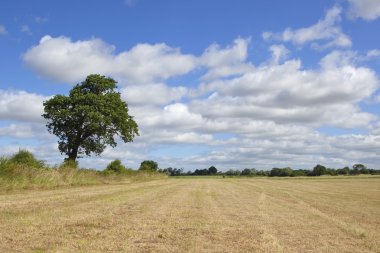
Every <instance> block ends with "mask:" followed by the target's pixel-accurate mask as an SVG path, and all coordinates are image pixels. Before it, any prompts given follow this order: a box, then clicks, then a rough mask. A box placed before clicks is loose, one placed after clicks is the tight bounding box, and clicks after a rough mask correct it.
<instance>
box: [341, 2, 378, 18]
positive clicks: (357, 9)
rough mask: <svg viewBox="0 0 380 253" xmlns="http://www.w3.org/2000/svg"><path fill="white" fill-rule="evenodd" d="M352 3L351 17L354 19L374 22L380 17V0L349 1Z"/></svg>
mask: <svg viewBox="0 0 380 253" xmlns="http://www.w3.org/2000/svg"><path fill="white" fill-rule="evenodd" d="M347 1H348V2H349V3H350V9H349V15H350V16H351V17H352V18H363V19H365V20H374V19H377V18H378V17H380V1H378V0H347Z"/></svg>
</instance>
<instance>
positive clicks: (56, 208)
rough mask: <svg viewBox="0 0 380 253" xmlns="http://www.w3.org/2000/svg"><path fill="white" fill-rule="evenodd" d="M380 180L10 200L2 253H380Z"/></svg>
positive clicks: (117, 188) (174, 184)
mask: <svg viewBox="0 0 380 253" xmlns="http://www.w3.org/2000/svg"><path fill="white" fill-rule="evenodd" d="M379 238H380V177H370V178H364V177H363V178H361V177H334V178H313V179H309V178H304V179H299V178H297V179H290V178H289V179H270V178H262V179H256V178H254V179H248V178H240V179H235V178H225V179H223V178H205V179H200V178H177V179H176V178H169V179H163V180H155V181H149V182H134V183H129V184H120V185H102V186H87V187H76V188H66V189H56V190H28V191H20V192H13V193H2V194H0V252H380V239H379Z"/></svg>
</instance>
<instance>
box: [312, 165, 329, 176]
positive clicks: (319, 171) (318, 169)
mask: <svg viewBox="0 0 380 253" xmlns="http://www.w3.org/2000/svg"><path fill="white" fill-rule="evenodd" d="M326 174H327V169H326V167H325V166H323V165H320V164H318V165H316V166H315V167H314V168H313V175H314V176H321V175H326Z"/></svg>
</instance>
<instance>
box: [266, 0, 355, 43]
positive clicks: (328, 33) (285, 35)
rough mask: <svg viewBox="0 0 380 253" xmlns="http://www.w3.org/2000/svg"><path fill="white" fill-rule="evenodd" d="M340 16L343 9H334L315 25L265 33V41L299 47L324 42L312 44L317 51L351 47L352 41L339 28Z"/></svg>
mask: <svg viewBox="0 0 380 253" xmlns="http://www.w3.org/2000/svg"><path fill="white" fill-rule="evenodd" d="M340 15H341V8H339V7H333V8H332V9H330V10H329V11H328V12H327V13H326V16H325V17H324V19H322V20H319V21H318V22H317V23H316V24H315V25H312V26H309V27H305V28H300V29H296V30H293V29H292V28H286V29H285V31H283V32H282V33H272V32H264V33H263V35H262V36H263V38H264V39H265V40H279V41H283V42H291V43H293V44H295V45H297V46H302V45H304V44H306V43H311V42H315V41H322V42H323V44H317V43H313V44H312V46H313V47H314V48H317V49H324V48H328V47H333V46H334V47H350V46H351V45H352V42H351V39H350V38H349V37H348V36H347V35H346V34H344V33H343V32H342V31H341V29H340V27H339V26H338V24H339V22H340V19H341V18H340Z"/></svg>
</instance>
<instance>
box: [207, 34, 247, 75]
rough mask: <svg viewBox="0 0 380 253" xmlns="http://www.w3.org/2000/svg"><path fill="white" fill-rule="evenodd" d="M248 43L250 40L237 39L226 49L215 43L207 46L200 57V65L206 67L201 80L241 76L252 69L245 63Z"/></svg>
mask: <svg viewBox="0 0 380 253" xmlns="http://www.w3.org/2000/svg"><path fill="white" fill-rule="evenodd" d="M249 43H250V39H242V38H238V39H235V40H234V43H233V45H229V46H227V47H226V48H221V47H220V45H218V44H215V43H214V44H212V45H211V46H209V47H208V48H207V49H206V50H205V51H204V53H203V54H202V56H201V57H200V64H201V65H203V66H206V67H207V72H206V74H204V75H203V76H202V77H201V79H202V80H212V79H217V78H220V77H227V76H231V75H236V74H242V73H244V72H246V71H248V70H249V69H251V68H253V66H252V64H250V63H247V62H246V59H247V57H248V45H249Z"/></svg>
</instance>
